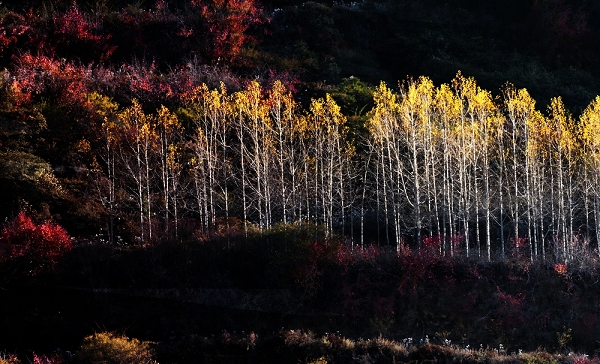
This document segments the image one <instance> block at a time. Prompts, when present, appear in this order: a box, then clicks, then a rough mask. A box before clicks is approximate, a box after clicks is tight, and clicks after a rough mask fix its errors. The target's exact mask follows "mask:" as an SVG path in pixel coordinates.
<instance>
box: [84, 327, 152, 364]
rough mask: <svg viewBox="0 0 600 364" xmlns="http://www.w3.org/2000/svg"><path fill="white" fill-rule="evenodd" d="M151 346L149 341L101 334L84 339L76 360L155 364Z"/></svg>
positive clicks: (107, 363)
mask: <svg viewBox="0 0 600 364" xmlns="http://www.w3.org/2000/svg"><path fill="white" fill-rule="evenodd" d="M151 344H152V343H151V342H149V341H140V340H138V339H135V338H133V339H129V338H127V337H125V336H122V335H121V336H117V335H115V334H113V333H110V332H100V333H96V334H94V335H90V336H88V337H86V338H85V339H83V345H82V346H81V349H80V350H79V351H78V352H77V354H76V355H75V358H76V361H77V362H78V363H94V364H96V363H106V364H146V363H147V364H154V363H156V361H155V360H154V350H153V349H152V348H151V347H150V345H151Z"/></svg>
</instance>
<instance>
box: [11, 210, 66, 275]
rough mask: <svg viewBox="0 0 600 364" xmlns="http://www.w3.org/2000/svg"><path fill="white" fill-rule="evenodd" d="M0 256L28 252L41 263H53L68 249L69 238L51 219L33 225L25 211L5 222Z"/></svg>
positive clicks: (12, 255)
mask: <svg viewBox="0 0 600 364" xmlns="http://www.w3.org/2000/svg"><path fill="white" fill-rule="evenodd" d="M0 243H2V247H3V249H2V251H0V252H1V254H0V255H1V256H4V257H7V258H16V257H19V256H23V255H28V256H31V257H32V258H34V260H36V261H38V263H41V264H47V263H50V264H54V263H56V261H57V260H58V258H60V257H61V256H62V255H63V254H64V253H65V252H66V251H69V250H71V248H72V243H71V237H70V236H69V234H68V233H67V231H66V230H65V229H64V228H63V227H62V226H60V225H58V224H54V223H51V222H45V223H42V224H36V223H34V222H33V220H31V218H30V217H29V216H27V215H26V214H25V213H24V212H20V213H19V215H17V217H16V218H15V219H14V220H12V221H10V222H8V223H7V224H6V225H5V226H4V228H3V229H2V233H1V234H0Z"/></svg>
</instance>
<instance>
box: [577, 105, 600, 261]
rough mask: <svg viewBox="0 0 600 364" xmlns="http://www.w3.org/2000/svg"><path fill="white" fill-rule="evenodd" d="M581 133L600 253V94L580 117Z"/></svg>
mask: <svg viewBox="0 0 600 364" xmlns="http://www.w3.org/2000/svg"><path fill="white" fill-rule="evenodd" d="M579 120H580V123H579V125H580V130H581V132H580V134H581V139H582V146H583V148H584V154H583V157H584V159H583V163H584V166H585V169H586V173H585V177H586V178H585V181H584V186H583V188H584V190H585V193H586V196H587V197H589V199H591V200H592V208H593V216H594V226H593V228H592V230H593V231H594V233H595V238H596V244H597V250H598V252H599V254H600V96H597V97H596V98H595V99H594V100H593V101H592V103H590V105H589V106H588V107H587V108H586V109H585V110H584V111H583V113H582V114H581V116H580V118H579Z"/></svg>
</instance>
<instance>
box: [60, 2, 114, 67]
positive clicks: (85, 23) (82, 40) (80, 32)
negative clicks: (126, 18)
mask: <svg viewBox="0 0 600 364" xmlns="http://www.w3.org/2000/svg"><path fill="white" fill-rule="evenodd" d="M53 20H54V35H55V36H56V43H57V45H58V46H61V47H63V48H66V49H67V53H69V54H68V55H71V54H70V53H73V55H76V56H78V57H81V56H86V55H89V53H90V51H91V53H92V54H97V55H98V57H99V58H100V60H101V61H105V60H107V59H108V58H109V57H110V55H111V54H113V52H114V51H115V49H116V47H115V46H112V45H110V44H109V43H108V41H109V39H110V38H111V36H110V34H109V35H100V34H98V33H99V30H100V23H99V22H98V21H90V20H89V19H88V18H86V17H85V14H83V13H82V12H81V11H79V8H78V7H77V5H73V6H72V7H71V8H70V9H69V10H68V11H67V12H66V13H64V14H60V13H59V14H55V15H54V18H53ZM86 53H88V54H86Z"/></svg>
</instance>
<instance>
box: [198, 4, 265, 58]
mask: <svg viewBox="0 0 600 364" xmlns="http://www.w3.org/2000/svg"><path fill="white" fill-rule="evenodd" d="M191 4H192V6H194V7H195V8H196V9H198V10H199V12H200V15H201V16H202V18H203V19H204V20H205V21H206V23H207V24H208V28H209V30H210V33H211V38H212V39H211V40H212V43H213V44H212V46H213V47H214V48H213V50H212V53H213V54H212V56H213V58H214V59H215V60H219V59H223V60H226V61H232V60H234V59H235V58H236V57H237V56H238V54H239V53H240V51H241V50H242V46H243V45H244V43H246V42H247V41H248V40H251V39H252V38H251V37H250V36H249V35H248V34H247V31H248V29H250V27H251V26H253V25H255V24H261V23H262V22H263V18H262V17H261V14H262V9H261V7H260V6H259V4H258V3H257V2H256V1H255V0H192V1H191Z"/></svg>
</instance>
